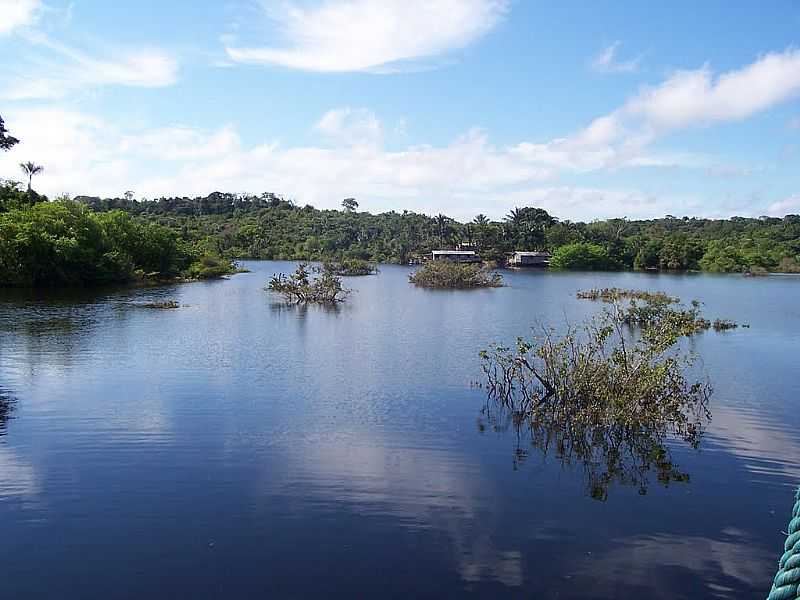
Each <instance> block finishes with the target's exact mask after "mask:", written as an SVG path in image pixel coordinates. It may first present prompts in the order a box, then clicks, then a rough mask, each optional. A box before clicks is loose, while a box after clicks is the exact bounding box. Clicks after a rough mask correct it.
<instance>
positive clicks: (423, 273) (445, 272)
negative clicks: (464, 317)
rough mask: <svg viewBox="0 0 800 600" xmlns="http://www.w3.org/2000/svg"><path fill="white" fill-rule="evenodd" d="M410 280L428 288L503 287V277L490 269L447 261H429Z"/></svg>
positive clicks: (410, 276)
mask: <svg viewBox="0 0 800 600" xmlns="http://www.w3.org/2000/svg"><path fill="white" fill-rule="evenodd" d="M408 279H409V281H410V282H411V283H413V284H414V285H417V286H419V287H426V288H449V289H469V288H485V287H502V285H503V277H502V275H500V273H497V272H495V271H492V270H491V269H490V268H489V267H486V266H483V265H479V264H461V263H455V262H450V261H447V260H436V261H428V262H426V263H425V264H424V265H423V266H422V267H420V268H419V269H417V271H416V272H414V273H412V274H411V275H409V277H408Z"/></svg>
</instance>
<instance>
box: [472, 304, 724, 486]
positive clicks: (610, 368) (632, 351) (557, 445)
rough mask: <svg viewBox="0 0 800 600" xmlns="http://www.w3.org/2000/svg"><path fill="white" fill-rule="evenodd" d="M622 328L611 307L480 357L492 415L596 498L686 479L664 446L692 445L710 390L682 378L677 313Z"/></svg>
mask: <svg viewBox="0 0 800 600" xmlns="http://www.w3.org/2000/svg"><path fill="white" fill-rule="evenodd" d="M629 325H630V321H629V320H628V318H627V310H626V307H625V306H623V305H621V304H620V303H619V302H615V303H613V305H612V306H611V307H610V308H607V309H605V310H603V311H602V312H601V313H600V314H599V315H597V316H595V317H594V318H592V319H591V320H589V321H588V322H586V323H585V324H583V325H582V326H579V327H569V328H568V329H567V331H566V333H565V334H564V335H562V336H557V335H556V334H555V332H554V331H553V330H551V329H547V328H542V329H541V330H540V331H538V332H537V334H536V335H535V336H534V337H533V338H532V339H530V340H526V339H522V338H519V339H518V340H517V344H516V346H515V347H514V348H509V347H504V346H497V345H496V346H494V347H492V348H490V349H489V350H485V351H483V352H481V358H482V361H483V363H482V365H483V371H484V373H485V375H486V379H487V386H488V391H489V398H490V399H491V400H492V401H493V403H494V406H495V411H494V413H497V412H498V411H499V412H501V413H503V414H506V415H507V416H508V418H509V420H510V422H511V423H513V425H514V426H515V428H516V429H517V431H518V433H520V434H522V433H525V434H526V435H527V436H529V438H530V441H531V444H532V445H533V446H534V447H537V448H540V449H542V450H544V451H547V450H549V449H551V448H552V449H554V450H555V452H556V455H557V456H558V457H559V458H560V459H561V460H562V461H563V462H566V463H569V464H571V463H579V464H581V465H582V466H583V467H584V468H585V470H586V472H587V475H588V478H589V482H588V486H589V493H590V495H591V496H592V497H594V498H599V499H604V498H605V497H606V495H607V491H608V486H609V485H610V484H611V483H612V482H614V481H617V482H621V483H628V484H631V483H632V484H635V485H638V486H639V490H640V493H646V491H647V483H648V476H647V474H648V472H649V471H651V470H655V471H656V473H657V477H658V480H659V481H660V482H661V483H663V484H668V483H669V482H671V481H685V480H686V479H687V478H688V475H687V474H685V473H682V472H681V471H680V470H679V469H678V468H677V467H676V466H675V465H674V464H673V463H672V460H671V458H670V452H669V448H668V446H667V443H666V441H667V439H668V438H669V437H674V438H677V439H679V440H683V441H684V442H686V443H688V444H690V445H691V446H693V447H697V445H698V444H699V442H700V437H701V435H702V432H703V429H704V425H705V423H706V422H707V420H708V418H709V417H710V414H709V412H708V408H707V407H708V398H709V394H710V386H709V385H708V384H707V383H705V382H703V381H690V380H689V379H688V378H687V375H686V373H687V372H688V371H689V369H690V368H691V366H692V364H693V361H694V356H693V355H692V354H689V353H686V352H684V351H682V350H681V349H680V345H679V344H678V342H679V340H680V339H681V338H682V337H684V336H686V335H691V328H687V327H686V325H685V323H684V322H683V317H682V316H681V310H680V309H675V308H670V307H669V305H667V307H662V308H660V309H659V310H657V311H655V312H653V313H652V314H650V315H649V317H648V318H647V319H645V320H642V321H640V322H639V323H638V325H639V327H638V328H637V329H636V331H631V329H630V327H629ZM487 408H488V409H489V410H487V412H489V413H490V414H494V413H492V411H491V410H490V409H491V406H490V405H488V404H487ZM493 418H494V419H495V420H496V417H494V416H493Z"/></svg>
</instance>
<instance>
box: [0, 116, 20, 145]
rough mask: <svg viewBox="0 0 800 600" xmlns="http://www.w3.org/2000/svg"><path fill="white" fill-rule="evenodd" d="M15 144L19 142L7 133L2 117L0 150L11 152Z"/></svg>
mask: <svg viewBox="0 0 800 600" xmlns="http://www.w3.org/2000/svg"><path fill="white" fill-rule="evenodd" d="M16 144H19V140H18V139H17V138H15V137H14V136H13V135H11V134H10V133H8V130H7V129H6V124H5V123H4V122H3V117H0V150H11V148H12V146H15V145H16Z"/></svg>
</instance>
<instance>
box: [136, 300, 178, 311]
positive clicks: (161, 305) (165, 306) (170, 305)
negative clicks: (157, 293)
mask: <svg viewBox="0 0 800 600" xmlns="http://www.w3.org/2000/svg"><path fill="white" fill-rule="evenodd" d="M136 306H140V307H142V308H155V309H159V310H170V309H175V308H180V307H181V305H180V303H179V302H176V301H175V300H164V301H162V302H146V303H144V304H136Z"/></svg>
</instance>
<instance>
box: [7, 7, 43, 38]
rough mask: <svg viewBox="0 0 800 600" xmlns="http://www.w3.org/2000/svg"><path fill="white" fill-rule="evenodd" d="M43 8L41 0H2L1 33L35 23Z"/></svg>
mask: <svg viewBox="0 0 800 600" xmlns="http://www.w3.org/2000/svg"><path fill="white" fill-rule="evenodd" d="M41 8H42V3H41V0H0V35H3V34H7V33H11V32H12V31H13V30H14V29H17V28H19V27H25V26H27V25H31V24H33V23H34V22H35V21H36V18H37V17H38V15H39V12H40V10H41Z"/></svg>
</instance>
